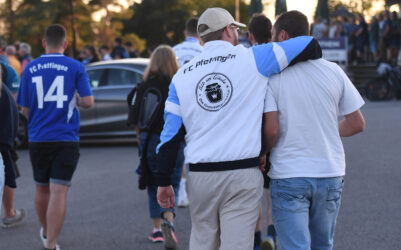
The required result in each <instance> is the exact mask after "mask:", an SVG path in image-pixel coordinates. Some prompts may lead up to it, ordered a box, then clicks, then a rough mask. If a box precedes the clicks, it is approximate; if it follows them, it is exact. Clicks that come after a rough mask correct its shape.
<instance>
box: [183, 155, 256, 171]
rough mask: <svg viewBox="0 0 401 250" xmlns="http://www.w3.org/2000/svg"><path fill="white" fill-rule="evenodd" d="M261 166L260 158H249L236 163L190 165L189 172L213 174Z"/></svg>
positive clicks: (221, 162)
mask: <svg viewBox="0 0 401 250" xmlns="http://www.w3.org/2000/svg"><path fill="white" fill-rule="evenodd" d="M259 165H260V160H259V157H255V158H248V159H243V160H236V161H219V162H202V163H195V164H192V163H190V164H189V171H193V172H212V171H225V170H235V169H243V168H252V167H257V166H259Z"/></svg>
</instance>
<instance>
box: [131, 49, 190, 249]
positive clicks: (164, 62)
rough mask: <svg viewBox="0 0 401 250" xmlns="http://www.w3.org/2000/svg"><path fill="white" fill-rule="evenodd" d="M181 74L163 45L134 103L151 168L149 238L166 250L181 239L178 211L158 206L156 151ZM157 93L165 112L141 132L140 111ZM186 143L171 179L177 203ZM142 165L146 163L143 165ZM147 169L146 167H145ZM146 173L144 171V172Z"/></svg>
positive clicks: (171, 52)
mask: <svg viewBox="0 0 401 250" xmlns="http://www.w3.org/2000/svg"><path fill="white" fill-rule="evenodd" d="M177 70H178V62H177V59H176V55H175V53H174V50H173V49H172V48H171V47H170V46H168V45H160V46H158V47H157V48H156V49H155V51H153V53H152V56H151V57H150V63H149V65H148V66H147V68H146V69H145V73H144V76H143V80H144V82H143V83H141V84H140V85H139V86H138V90H137V95H136V99H135V103H134V110H137V111H138V112H135V114H136V115H135V116H134V125H135V128H136V131H137V136H138V137H139V138H140V151H141V152H142V156H141V157H146V162H147V166H148V168H149V170H150V171H149V172H150V177H149V181H148V184H147V193H148V203H149V213H150V218H151V219H152V220H153V230H152V233H151V235H150V236H149V240H151V241H153V242H162V241H164V245H165V247H166V248H172V249H176V248H177V237H176V235H175V233H174V230H173V228H174V227H173V221H174V217H175V212H176V207H175V206H174V207H172V208H162V207H160V205H159V204H158V203H157V197H156V195H157V184H156V177H155V173H156V170H157V167H156V147H157V145H158V144H159V143H160V133H161V131H162V129H163V125H164V121H163V110H164V103H165V102H166V99H167V96H168V89H169V85H170V82H171V78H172V77H173V76H174V74H175V73H176V72H177ZM152 89H156V90H157V91H159V92H160V93H161V96H162V100H161V103H162V105H161V108H160V110H159V112H158V113H156V114H155V118H154V120H155V122H154V123H153V124H151V125H150V128H147V129H143V130H141V129H140V127H139V126H140V125H139V119H140V118H139V116H140V112H141V111H139V110H144V108H143V107H141V105H144V104H143V99H144V97H145V96H144V95H145V93H147V91H152ZM183 150H184V142H183V141H181V142H180V143H179V149H178V154H177V156H176V158H175V159H174V162H175V171H174V174H173V176H172V178H171V181H172V185H173V187H174V192H175V194H176V197H175V198H176V199H177V198H178V195H179V190H180V179H181V174H182V166H183V164H184V152H183ZM141 162H142V161H141ZM141 167H143V166H141ZM143 171H144V170H143Z"/></svg>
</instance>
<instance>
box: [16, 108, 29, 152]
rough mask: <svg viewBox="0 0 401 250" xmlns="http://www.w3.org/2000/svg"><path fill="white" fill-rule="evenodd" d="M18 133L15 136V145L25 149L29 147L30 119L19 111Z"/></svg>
mask: <svg viewBox="0 0 401 250" xmlns="http://www.w3.org/2000/svg"><path fill="white" fill-rule="evenodd" d="M18 118H19V123H18V133H17V138H15V146H16V147H17V149H25V148H27V147H28V121H27V120H26V118H25V116H24V115H23V114H22V113H19V117H18Z"/></svg>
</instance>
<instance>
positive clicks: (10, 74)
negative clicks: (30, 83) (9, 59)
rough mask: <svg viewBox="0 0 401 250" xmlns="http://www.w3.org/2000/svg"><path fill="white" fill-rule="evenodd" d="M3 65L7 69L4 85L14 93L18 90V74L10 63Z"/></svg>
mask: <svg viewBox="0 0 401 250" xmlns="http://www.w3.org/2000/svg"><path fill="white" fill-rule="evenodd" d="M4 67H5V68H6V70H7V78H6V82H5V83H6V85H7V87H8V89H9V90H10V91H11V92H12V93H15V92H17V91H18V88H19V85H20V79H19V76H18V73H17V71H15V69H14V68H13V67H11V66H10V65H8V64H6V63H4Z"/></svg>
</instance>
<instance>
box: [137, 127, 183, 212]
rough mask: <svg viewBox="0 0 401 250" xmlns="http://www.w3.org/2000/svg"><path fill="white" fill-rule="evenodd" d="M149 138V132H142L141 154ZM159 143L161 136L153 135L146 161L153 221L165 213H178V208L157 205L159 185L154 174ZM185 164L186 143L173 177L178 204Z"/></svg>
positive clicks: (179, 152) (179, 154)
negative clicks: (148, 172)
mask: <svg viewBox="0 0 401 250" xmlns="http://www.w3.org/2000/svg"><path fill="white" fill-rule="evenodd" d="M147 136H148V133H147V132H142V133H141V134H140V147H141V152H143V147H144V145H145V140H146V137H147ZM159 143H160V135H159V134H155V133H151V135H150V139H149V143H148V151H147V154H146V160H147V161H148V166H149V170H150V172H151V174H150V178H149V179H150V180H149V184H148V187H147V191H148V202H149V213H150V218H152V219H156V218H161V214H162V213H164V212H165V211H171V212H173V213H175V211H176V207H174V208H173V209H170V208H162V207H160V206H159V204H158V203H157V197H156V196H157V183H156V179H155V177H154V173H155V172H156V169H157V160H156V158H157V155H156V147H157V145H158V144H159ZM183 164H184V143H181V146H180V149H179V150H178V154H177V160H176V166H175V170H174V173H173V175H172V177H171V181H172V186H173V188H174V193H175V200H176V202H178V191H179V189H180V180H181V174H182V167H183Z"/></svg>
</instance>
